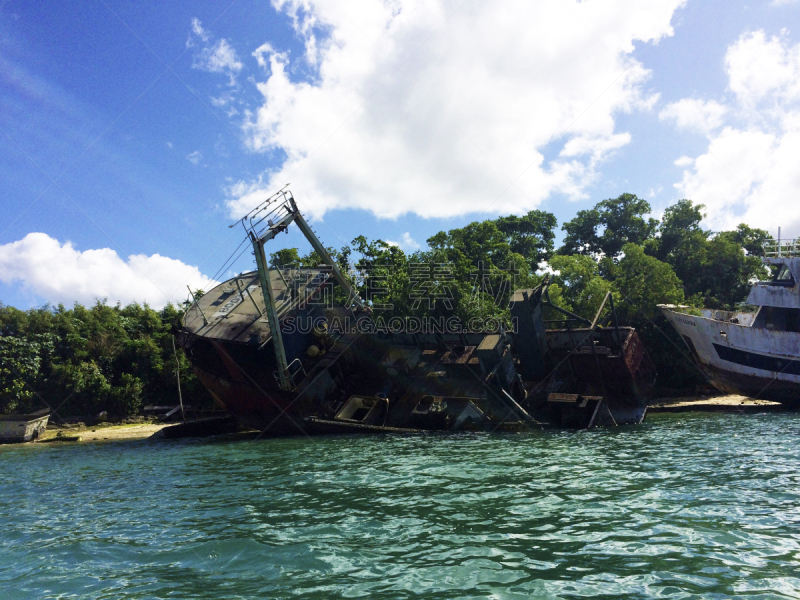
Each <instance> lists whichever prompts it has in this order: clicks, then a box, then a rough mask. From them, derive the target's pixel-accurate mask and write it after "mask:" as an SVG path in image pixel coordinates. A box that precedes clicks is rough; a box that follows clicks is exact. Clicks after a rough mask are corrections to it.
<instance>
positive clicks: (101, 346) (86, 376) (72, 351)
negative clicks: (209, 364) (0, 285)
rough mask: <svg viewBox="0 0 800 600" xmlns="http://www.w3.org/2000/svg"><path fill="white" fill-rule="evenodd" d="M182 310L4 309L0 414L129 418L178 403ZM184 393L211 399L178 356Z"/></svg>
mask: <svg viewBox="0 0 800 600" xmlns="http://www.w3.org/2000/svg"><path fill="white" fill-rule="evenodd" d="M182 315H183V313H182V311H181V310H180V309H178V308H177V307H175V306H173V305H171V304H170V305H167V306H166V307H164V308H163V309H162V310H161V311H155V310H153V309H152V308H150V307H149V306H147V305H146V304H145V305H140V304H130V305H128V306H125V307H121V306H119V305H117V306H108V305H106V304H104V303H102V302H97V303H96V304H95V305H94V306H92V307H90V308H87V307H85V306H82V305H80V304H75V306H74V307H73V308H71V309H67V308H65V307H64V306H63V305H59V306H57V307H55V308H53V307H50V306H46V307H43V308H35V309H31V310H28V311H20V310H18V309H16V308H13V307H10V306H3V305H2V304H0V412H6V413H8V412H20V411H30V410H38V409H40V408H45V407H46V405H45V402H46V403H47V404H49V405H50V406H51V407H53V408H55V407H57V406H58V405H60V404H61V403H62V402H63V401H64V400H66V399H68V400H67V401H66V402H65V403H64V405H63V406H62V408H60V409H59V410H58V412H59V414H60V415H61V416H63V417H66V416H70V415H82V416H83V415H94V414H97V413H99V412H101V411H107V412H108V413H109V414H111V415H116V416H125V415H130V414H134V413H136V412H138V411H139V410H140V409H141V407H142V406H143V405H144V404H174V403H176V401H177V397H178V392H177V382H176V378H175V369H176V362H175V354H174V352H173V347H172V331H173V329H174V328H175V327H177V326H179V325H180V320H181V317H182ZM178 360H179V361H180V365H181V379H182V385H183V387H184V395H185V397H186V398H187V399H189V400H190V402H191V403H192V404H195V405H197V404H202V403H204V402H208V401H209V400H210V398H209V396H208V393H207V392H206V391H205V389H204V388H203V386H202V385H201V384H200V382H199V381H198V380H197V379H196V378H195V377H194V375H193V374H192V370H191V368H190V366H189V363H188V361H187V360H186V357H185V356H184V355H183V353H181V352H178Z"/></svg>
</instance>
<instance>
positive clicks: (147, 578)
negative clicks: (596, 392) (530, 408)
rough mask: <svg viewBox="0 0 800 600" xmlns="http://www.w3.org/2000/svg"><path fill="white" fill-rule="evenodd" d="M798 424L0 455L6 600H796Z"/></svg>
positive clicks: (148, 444) (798, 419)
mask: <svg viewBox="0 0 800 600" xmlns="http://www.w3.org/2000/svg"><path fill="white" fill-rule="evenodd" d="M799 441H800V415H780V414H771V415H752V416H743V415H686V414H684V415H670V416H666V415H664V416H661V415H656V416H651V417H649V418H648V421H647V422H646V423H645V424H644V425H643V426H640V427H634V428H621V429H617V430H605V431H593V432H553V433H537V434H520V435H505V434H504V435H484V434H481V435H441V434H436V435H424V436H398V437H346V438H315V439H309V438H305V437H298V438H292V439H282V440H275V439H273V440H265V439H261V440H257V441H252V440H244V441H243V440H237V441H220V440H208V439H206V440H182V441H166V440H161V441H137V442H114V443H105V444H86V445H63V446H56V445H52V444H39V445H27V446H24V447H11V446H4V447H0V523H1V524H2V525H1V526H0V527H1V529H0V598H3V599H16V598H25V599H30V598H33V599H41V598H109V599H114V600H117V599H129V598H214V599H227V598H437V599H439V598H498V599H501V598H617V597H628V598H662V597H664V598H729V597H748V598H799V597H800V443H798V442H799Z"/></svg>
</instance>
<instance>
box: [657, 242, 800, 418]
mask: <svg viewBox="0 0 800 600" xmlns="http://www.w3.org/2000/svg"><path fill="white" fill-rule="evenodd" d="M764 255H765V256H764V259H763V261H764V264H767V265H771V266H773V267H777V270H776V274H775V277H774V278H773V279H772V281H759V282H757V283H756V284H755V285H753V289H752V290H750V295H749V296H748V298H747V304H748V305H752V306H753V307H755V310H753V311H748V312H730V311H724V310H710V309H702V310H700V311H698V310H697V309H692V308H689V307H686V306H675V305H669V304H667V305H659V308H660V309H661V311H662V312H663V313H664V315H665V316H666V317H667V319H668V320H669V322H670V323H672V326H673V327H675V329H676V330H677V332H678V333H679V334H680V336H681V338H683V341H684V343H685V344H686V347H687V348H688V349H689V352H690V353H691V355H692V357H693V358H694V360H695V362H696V363H697V366H698V367H699V368H700V370H701V371H702V372H703V373H704V374H705V375H706V377H707V378H708V380H709V382H710V383H711V384H712V385H713V386H714V387H716V388H717V389H719V390H720V391H722V392H725V393H730V394H742V395H744V396H750V397H753V398H760V399H766V400H775V401H778V402H781V403H783V404H786V405H789V406H795V407H800V239H798V240H784V241H782V242H781V241H780V240H770V241H769V242H767V243H766V244H765V246H764Z"/></svg>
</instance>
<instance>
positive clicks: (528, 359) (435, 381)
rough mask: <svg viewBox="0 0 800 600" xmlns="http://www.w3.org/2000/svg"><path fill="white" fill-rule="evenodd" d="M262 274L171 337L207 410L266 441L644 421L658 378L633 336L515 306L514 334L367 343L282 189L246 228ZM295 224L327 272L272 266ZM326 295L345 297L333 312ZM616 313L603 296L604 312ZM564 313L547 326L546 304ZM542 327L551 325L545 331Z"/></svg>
mask: <svg viewBox="0 0 800 600" xmlns="http://www.w3.org/2000/svg"><path fill="white" fill-rule="evenodd" d="M242 222H243V224H244V225H245V227H246V230H247V235H248V237H249V241H250V243H251V244H252V246H253V250H254V254H255V257H256V264H257V270H256V271H253V272H250V273H243V274H241V275H238V276H236V277H233V278H231V279H229V280H227V281H225V282H223V283H221V284H220V285H218V286H216V287H215V288H214V289H212V290H210V291H209V292H207V293H206V294H205V295H203V296H202V297H200V298H197V299H195V300H194V302H193V304H192V306H191V307H190V308H189V309H188V310H187V311H186V314H185V316H184V320H183V326H182V329H181V330H180V332H179V334H178V336H177V339H178V342H179V344H180V345H181V347H182V348H183V349H184V351H185V353H186V355H187V357H188V358H189V360H190V362H191V364H192V367H193V369H194V372H195V373H196V374H197V376H198V377H199V378H200V380H201V381H202V383H203V384H204V385H205V387H206V388H207V389H208V390H209V392H210V393H211V395H212V396H213V397H214V399H215V401H216V402H217V403H218V404H219V405H220V406H221V407H222V408H224V409H225V410H226V411H228V412H229V413H231V414H232V415H234V416H235V417H236V418H237V419H239V420H240V421H241V422H243V423H244V424H245V425H247V426H249V427H252V428H256V429H259V430H261V431H262V432H265V433H267V434H273V435H296V434H300V433H307V434H314V433H359V432H419V431H525V430H529V429H536V428H540V427H548V426H552V427H574V428H587V427H593V426H595V425H622V424H637V423H640V422H641V421H642V420H643V419H644V416H645V412H646V407H647V401H648V399H649V398H650V395H651V393H652V388H653V384H654V381H655V376H656V373H655V368H654V367H653V364H652V362H651V361H650V359H649V357H648V355H647V352H646V351H645V349H644V347H643V345H642V343H641V340H640V339H639V336H638V335H637V333H636V331H634V330H633V329H632V328H630V327H620V326H618V325H617V324H616V319H615V318H614V317H613V315H614V311H613V305H612V306H611V309H612V310H611V311H610V313H611V315H612V317H610V318H607V319H606V320H605V322H600V314H602V313H603V307H601V309H600V311H598V313H597V315H596V316H595V317H594V319H593V320H589V319H584V318H583V317H580V316H579V315H575V314H572V313H570V312H569V311H565V310H563V309H561V308H559V307H557V306H555V305H553V304H552V302H550V299H549V295H548V282H547V281H546V280H545V282H544V283H543V284H542V285H541V286H539V287H538V288H536V289H531V290H519V291H517V292H516V293H515V294H514V295H513V297H512V300H511V315H512V319H513V321H514V323H515V328H514V331H513V332H510V331H509V332H505V331H499V332H496V333H493V334H475V333H466V334H465V333H458V334H454V333H447V332H444V331H431V332H427V333H422V332H417V333H395V334H392V333H387V332H381V333H375V332H374V331H375V330H374V328H373V327H372V326H371V325H372V324H373V317H372V314H371V311H370V309H369V307H367V306H365V304H364V303H363V302H362V301H361V300H360V299H359V297H358V295H357V294H356V293H355V291H354V290H353V288H352V286H351V284H350V282H349V281H348V280H347V279H346V278H345V277H344V275H343V274H342V272H341V271H340V269H339V267H338V265H337V264H336V263H335V262H334V261H333V260H332V259H331V257H330V255H329V254H328V252H327V251H326V249H325V247H324V246H323V245H322V244H321V243H320V241H319V240H318V239H317V237H316V235H315V234H314V232H313V231H312V230H311V228H310V227H309V226H308V224H307V223H306V221H305V220H304V219H303V216H302V215H301V214H300V211H299V210H298V209H297V205H296V203H295V201H294V198H293V197H292V196H291V194H290V193H289V192H287V191H281V192H279V193H278V194H276V195H275V196H273V197H272V198H270V199H268V200H267V201H266V202H265V203H264V204H262V205H261V206H259V207H258V208H257V209H256V210H254V211H253V212H252V213H250V215H248V216H247V217H245V219H243V221H242ZM292 223H295V224H296V225H297V226H298V227H299V228H300V230H301V231H302V232H303V234H304V235H305V237H306V238H307V239H308V240H309V242H310V243H311V245H312V246H313V248H314V250H315V251H316V252H317V254H318V255H319V256H320V257H321V259H322V263H323V264H321V265H320V266H319V267H316V268H286V269H277V268H270V267H269V266H268V263H267V260H266V254H265V251H264V244H265V243H266V242H268V241H269V240H271V239H273V238H274V237H275V235H277V234H278V233H280V232H282V231H285V230H286V228H287V227H288V226H289V225H290V224H292ZM334 286H338V289H339V290H341V291H342V292H344V296H345V297H346V298H347V299H348V300H347V301H346V302H345V303H344V304H345V305H344V306H331V303H330V298H329V295H330V294H331V293H332V292H333V289H334ZM607 301H608V302H612V300H611V297H610V296H607V297H606V300H605V301H604V302H603V305H604V306H605V304H606V302H607ZM548 306H550V307H552V309H553V310H556V311H559V312H561V313H562V314H563V316H564V317H565V319H564V320H563V321H561V322H560V324H561V325H562V328H560V329H547V328H546V323H545V321H544V318H543V314H544V310H545V308H546V307H548ZM550 325H553V324H552V323H550Z"/></svg>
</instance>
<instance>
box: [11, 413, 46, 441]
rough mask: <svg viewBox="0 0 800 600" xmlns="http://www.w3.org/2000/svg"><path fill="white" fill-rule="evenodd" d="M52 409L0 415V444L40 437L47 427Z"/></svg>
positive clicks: (32, 439)
mask: <svg viewBox="0 0 800 600" xmlns="http://www.w3.org/2000/svg"><path fill="white" fill-rule="evenodd" d="M49 419H50V409H47V408H46V409H44V410H40V411H38V412H34V413H28V414H24V415H23V414H10V415H0V444H17V443H21V442H32V441H34V440H37V439H39V438H40V437H41V436H42V434H44V432H45V430H46V429H47V422H48V420H49Z"/></svg>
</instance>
